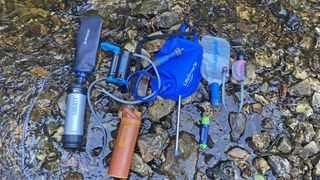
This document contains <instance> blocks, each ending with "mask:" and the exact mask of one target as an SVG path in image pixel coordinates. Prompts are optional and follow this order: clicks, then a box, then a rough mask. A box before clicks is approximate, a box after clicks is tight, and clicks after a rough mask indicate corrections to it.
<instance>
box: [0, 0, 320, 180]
mask: <svg viewBox="0 0 320 180" xmlns="http://www.w3.org/2000/svg"><path fill="white" fill-rule="evenodd" d="M0 14H1V16H0V42H1V43H0V99H1V101H0V117H1V119H2V120H1V121H0V134H1V138H0V177H1V178H3V179H24V178H32V179H108V178H109V177H108V175H107V172H108V166H109V161H110V157H111V152H112V148H113V143H114V138H115V137H116V134H117V127H118V123H119V117H118V110H119V108H120V104H118V103H116V102H114V101H112V100H110V99H109V98H108V97H105V96H102V95H101V94H100V93H98V92H97V91H94V93H93V95H92V100H93V101H94V105H95V107H96V110H97V111H98V112H99V116H101V117H102V120H103V125H104V128H106V129H107V132H108V139H107V141H108V148H107V155H106V156H105V158H104V159H103V162H100V161H98V160H97V155H98V154H99V152H100V151H101V147H102V139H101V137H102V133H103V131H102V130H101V127H100V126H99V124H98V123H96V122H95V121H94V118H93V117H91V116H90V111H89V110H88V111H87V113H86V130H85V133H86V142H85V143H84V145H83V149H82V150H80V151H70V150H65V149H64V148H63V147H62V143H61V136H62V134H63V125H64V119H65V109H66V104H65V100H66V94H65V90H66V87H67V86H68V85H69V84H71V83H72V82H73V81H74V77H73V75H72V74H71V73H70V72H68V71H61V72H60V73H58V74H56V75H54V76H52V77H51V78H50V79H49V80H48V82H47V84H46V86H45V89H44V91H43V93H42V94H41V96H40V98H39V100H38V101H37V102H36V105H35V108H34V109H33V111H32V113H31V116H30V121H29V124H28V127H27V133H26V139H25V148H26V149H25V157H26V158H25V160H24V161H25V164H26V169H24V170H23V169H21V161H22V159H21V150H19V143H20V141H21V131H22V124H23V122H24V120H25V117H26V114H27V111H28V109H29V107H30V105H29V104H30V102H32V101H34V100H35V98H36V96H37V92H38V89H39V85H40V82H41V80H42V79H43V78H45V77H47V76H48V75H49V73H50V72H53V71H54V70H56V69H58V68H60V67H62V66H65V65H70V64H72V62H73V58H74V50H75V38H76V34H77V30H78V27H79V22H80V20H81V18H83V17H85V16H86V15H101V16H102V17H103V19H104V26H103V31H102V35H101V41H108V42H111V43H113V44H117V45H119V46H122V47H125V48H126V49H128V50H130V51H132V50H133V49H134V48H135V45H136V44H137V41H138V40H139V39H141V38H142V37H145V36H148V35H150V34H161V33H170V32H173V31H176V30H177V29H179V27H180V25H181V24H182V23H183V22H184V21H188V22H189V23H190V24H192V25H193V26H194V27H195V29H196V30H197V32H198V34H199V36H202V35H205V34H212V35H217V36H219V37H223V38H226V39H227V40H228V41H229V42H230V43H231V45H232V47H233V48H232V61H234V58H235V53H236V52H238V51H243V52H245V54H246V59H247V62H248V66H247V70H248V71H247V76H248V79H247V81H246V82H245V85H246V86H245V90H246V92H245V105H244V107H243V110H242V112H241V113H237V112H236V111H237V107H238V104H239V95H240V88H239V84H238V83H237V82H236V81H235V80H234V79H232V78H231V79H230V81H229V82H228V83H227V86H226V88H227V98H226V103H227V107H228V111H224V110H213V109H212V108H211V107H210V97H209V94H210V93H209V92H210V91H209V90H210V88H209V87H208V84H207V82H205V81H204V80H203V81H202V83H201V84H200V86H199V88H198V91H197V92H196V93H195V94H194V95H193V96H191V97H189V98H187V99H185V100H184V101H183V105H182V113H181V115H182V116H181V131H182V132H181V137H180V140H179V141H180V152H181V156H180V157H179V158H175V157H173V154H172V152H173V149H174V143H175V139H174V135H175V131H174V130H175V121H176V116H177V107H176V103H175V102H172V101H170V100H166V99H162V98H158V99H156V100H155V101H154V102H152V103H150V104H143V105H140V106H136V108H138V109H139V110H140V111H141V112H142V113H143V119H142V121H143V122H142V125H141V128H140V133H139V138H138V141H137V145H136V149H135V154H134V158H133V162H132V165H131V172H130V176H129V179H197V180H200V179H201V180H202V179H255V180H260V179H275V178H277V179H303V178H306V179H319V178H320V161H319V160H320V154H319V152H320V144H319V143H320V113H319V112H320V111H319V107H320V78H319V75H318V73H319V72H320V26H319V24H320V22H319V21H320V20H319V19H320V1H319V0H305V1H299V0H283V1H277V0H211V1H206V0H204V1H196V0H186V1H178V0H143V1H141V0H127V1H125V0H112V1H107V2H105V1H101V0H89V1H61V0H51V1H38V0H28V1H4V0H0ZM163 43H164V41H163V40H155V41H152V42H149V43H148V44H146V45H145V46H144V50H143V53H145V54H146V55H150V56H152V55H154V54H155V53H156V52H157V51H158V50H159V49H160V48H161V46H162V45H163ZM110 60H111V56H110V54H108V53H104V52H102V51H101V50H99V52H98V65H97V68H96V72H95V74H94V75H93V76H91V78H90V79H89V81H90V82H92V81H93V80H95V79H96V78H99V77H103V76H105V75H107V71H108V67H109V66H110ZM143 66H146V64H145V63H143ZM204 115H206V116H209V117H210V119H211V124H210V130H209V143H208V147H207V148H206V149H204V150H200V149H199V143H198V141H199V120H200V119H201V117H202V116H204ZM109 179H111V178H109Z"/></svg>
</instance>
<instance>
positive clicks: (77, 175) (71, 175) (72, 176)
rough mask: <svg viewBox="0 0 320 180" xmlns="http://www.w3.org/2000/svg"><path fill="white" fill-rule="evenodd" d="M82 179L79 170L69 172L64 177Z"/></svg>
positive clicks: (74, 179) (67, 179)
mask: <svg viewBox="0 0 320 180" xmlns="http://www.w3.org/2000/svg"><path fill="white" fill-rule="evenodd" d="M82 179H83V175H82V174H81V173H79V172H70V173H68V174H67V176H66V177H65V178H64V180H82Z"/></svg>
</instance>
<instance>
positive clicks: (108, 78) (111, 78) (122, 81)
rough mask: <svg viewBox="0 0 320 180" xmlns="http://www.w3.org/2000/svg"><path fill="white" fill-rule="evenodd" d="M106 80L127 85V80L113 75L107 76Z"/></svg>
mask: <svg viewBox="0 0 320 180" xmlns="http://www.w3.org/2000/svg"><path fill="white" fill-rule="evenodd" d="M106 81H107V82H109V83H113V84H117V85H119V86H125V85H126V80H122V79H117V78H113V77H107V78H106Z"/></svg>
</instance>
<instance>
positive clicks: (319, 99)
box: [312, 92, 320, 108]
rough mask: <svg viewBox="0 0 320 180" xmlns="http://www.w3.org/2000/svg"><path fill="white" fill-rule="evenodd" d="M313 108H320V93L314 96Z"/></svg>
mask: <svg viewBox="0 0 320 180" xmlns="http://www.w3.org/2000/svg"><path fill="white" fill-rule="evenodd" d="M312 107H314V108H319V107H320V93H318V92H315V93H314V94H313V96H312Z"/></svg>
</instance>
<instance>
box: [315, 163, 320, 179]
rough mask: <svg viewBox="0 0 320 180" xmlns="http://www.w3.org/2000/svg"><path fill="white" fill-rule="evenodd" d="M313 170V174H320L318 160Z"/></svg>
mask: <svg viewBox="0 0 320 180" xmlns="http://www.w3.org/2000/svg"><path fill="white" fill-rule="evenodd" d="M313 171H314V172H313V173H314V175H315V176H320V161H318V163H317V164H316V166H315V168H314V170H313Z"/></svg>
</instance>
